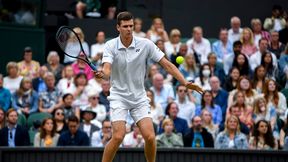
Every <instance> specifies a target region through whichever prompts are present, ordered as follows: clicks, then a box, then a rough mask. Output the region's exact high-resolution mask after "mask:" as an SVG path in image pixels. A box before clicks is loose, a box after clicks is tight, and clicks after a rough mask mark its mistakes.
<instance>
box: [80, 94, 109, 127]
mask: <svg viewBox="0 0 288 162" xmlns="http://www.w3.org/2000/svg"><path fill="white" fill-rule="evenodd" d="M87 97H88V102H89V104H88V105H87V106H86V108H85V109H91V110H92V111H93V112H95V113H96V114H97V116H96V117H95V118H93V120H92V123H93V124H95V125H96V126H98V127H100V128H101V122H102V121H103V120H105V119H106V117H107V115H109V114H108V113H107V112H106V108H105V106H104V105H102V104H99V94H98V93H97V92H94V91H89V92H88V95H87Z"/></svg>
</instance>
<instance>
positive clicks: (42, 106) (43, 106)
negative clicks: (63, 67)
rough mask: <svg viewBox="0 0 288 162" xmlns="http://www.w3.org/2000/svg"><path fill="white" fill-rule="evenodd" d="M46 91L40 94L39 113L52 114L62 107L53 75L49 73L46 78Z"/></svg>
mask: <svg viewBox="0 0 288 162" xmlns="http://www.w3.org/2000/svg"><path fill="white" fill-rule="evenodd" d="M44 80H45V84H46V87H47V90H46V91H43V92H40V93H39V112H47V113H52V112H53V111H54V109H56V108H59V107H61V106H62V102H61V99H60V94H59V91H58V90H57V89H56V88H55V77H54V75H53V73H51V72H47V73H46V74H45V76H44Z"/></svg>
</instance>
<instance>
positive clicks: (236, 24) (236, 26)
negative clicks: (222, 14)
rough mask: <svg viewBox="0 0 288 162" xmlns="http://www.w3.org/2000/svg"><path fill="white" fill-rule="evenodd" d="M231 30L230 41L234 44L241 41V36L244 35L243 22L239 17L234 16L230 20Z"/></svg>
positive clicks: (229, 33)
mask: <svg viewBox="0 0 288 162" xmlns="http://www.w3.org/2000/svg"><path fill="white" fill-rule="evenodd" d="M230 23H231V29H229V30H228V40H229V41H231V42H232V43H234V42H235V41H238V40H240V35H241V33H242V28H241V20H240V18H239V17H237V16H233V17H232V18H231V20H230Z"/></svg>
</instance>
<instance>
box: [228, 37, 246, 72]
mask: <svg viewBox="0 0 288 162" xmlns="http://www.w3.org/2000/svg"><path fill="white" fill-rule="evenodd" d="M241 51H242V43H241V41H235V42H234V43H233V53H231V54H228V56H227V57H224V58H223V68H224V71H225V74H226V75H228V74H229V72H230V70H231V68H232V65H233V61H234V59H235V56H237V55H238V54H240V53H241Z"/></svg>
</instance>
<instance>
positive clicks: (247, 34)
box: [240, 28, 257, 58]
mask: <svg viewBox="0 0 288 162" xmlns="http://www.w3.org/2000/svg"><path fill="white" fill-rule="evenodd" d="M240 41H241V42H242V50H241V53H243V54H245V55H246V56H247V57H248V58H249V57H250V56H251V55H252V54H254V53H255V52H256V51H257V47H256V46H255V44H254V35H253V32H252V30H251V29H250V28H243V30H242V33H241V37H240Z"/></svg>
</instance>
